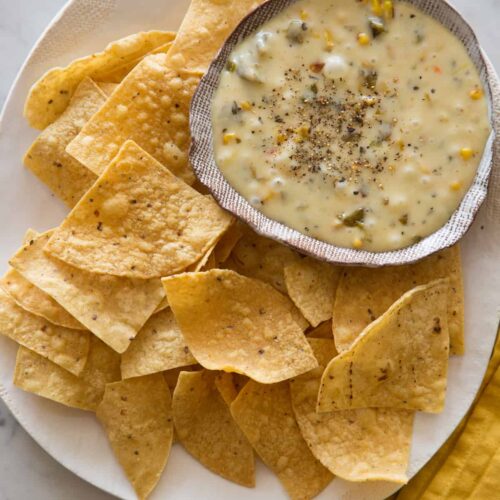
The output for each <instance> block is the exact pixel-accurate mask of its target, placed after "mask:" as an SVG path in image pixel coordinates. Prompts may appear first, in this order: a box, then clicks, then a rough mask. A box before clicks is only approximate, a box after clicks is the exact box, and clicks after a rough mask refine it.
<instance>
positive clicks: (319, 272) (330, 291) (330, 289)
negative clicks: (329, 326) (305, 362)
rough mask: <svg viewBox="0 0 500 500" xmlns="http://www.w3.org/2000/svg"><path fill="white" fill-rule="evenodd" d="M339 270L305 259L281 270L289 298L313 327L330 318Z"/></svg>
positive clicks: (329, 265)
mask: <svg viewBox="0 0 500 500" xmlns="http://www.w3.org/2000/svg"><path fill="white" fill-rule="evenodd" d="M340 273H341V268H340V267H336V266H332V265H331V264H328V263H326V262H321V261H319V260H315V259H312V258H311V257H305V258H303V259H300V260H297V261H295V262H292V263H290V264H287V265H286V266H285V268H284V275H285V284H286V289H287V291H288V295H289V296H290V298H291V299H292V300H293V302H294V303H295V305H296V306H297V307H298V308H299V310H300V312H301V313H302V314H303V315H304V316H305V318H306V319H307V321H309V323H311V325H312V326H318V325H319V324H320V323H321V322H323V321H327V320H329V319H330V318H331V317H332V311H333V303H334V300H335V292H336V291H337V285H338V282H339V279H340Z"/></svg>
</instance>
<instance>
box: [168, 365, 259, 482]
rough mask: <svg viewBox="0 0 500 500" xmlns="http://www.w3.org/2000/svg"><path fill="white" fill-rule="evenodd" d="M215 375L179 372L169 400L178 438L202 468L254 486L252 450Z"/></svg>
mask: <svg viewBox="0 0 500 500" xmlns="http://www.w3.org/2000/svg"><path fill="white" fill-rule="evenodd" d="M215 377H216V374H215V373H214V372H208V371H206V370H203V371H199V372H181V374H180V375H179V380H178V382H177V387H176V388H175V391H174V396H173V399H172V408H173V414H174V424H175V430H176V433H177V437H178V439H179V441H180V442H181V443H182V445H183V446H184V448H186V450H187V451H188V452H189V453H191V455H193V457H194V458H196V459H197V460H198V461H200V462H201V463H202V464H203V465H204V466H205V467H207V468H208V469H210V470H211V471H213V472H215V473H216V474H219V475H220V476H222V477H224V478H226V479H229V480H230V481H233V482H235V483H238V484H241V485H243V486H248V487H253V486H255V460H254V455H253V449H252V446H251V445H250V443H249V442H248V441H247V439H246V438H245V436H244V434H243V433H242V432H241V430H240V429H239V427H238V426H237V425H236V423H235V422H234V420H233V417H232V416H231V412H230V411H229V407H228V405H227V404H226V402H225V401H224V399H223V398H222V396H221V395H220V393H219V391H218V390H217V388H216V386H215Z"/></svg>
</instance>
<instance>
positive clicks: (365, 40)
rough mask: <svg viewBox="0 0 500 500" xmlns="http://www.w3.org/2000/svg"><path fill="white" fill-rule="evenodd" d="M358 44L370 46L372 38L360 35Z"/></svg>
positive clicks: (363, 34)
mask: <svg viewBox="0 0 500 500" xmlns="http://www.w3.org/2000/svg"><path fill="white" fill-rule="evenodd" d="M358 43H359V44H360V45H368V44H369V43H370V37H369V36H368V35H367V34H366V33H358Z"/></svg>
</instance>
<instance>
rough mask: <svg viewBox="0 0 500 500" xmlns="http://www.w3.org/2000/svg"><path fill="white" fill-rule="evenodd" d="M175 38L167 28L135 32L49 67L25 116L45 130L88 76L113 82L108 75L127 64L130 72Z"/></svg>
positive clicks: (33, 91) (32, 94)
mask: <svg viewBox="0 0 500 500" xmlns="http://www.w3.org/2000/svg"><path fill="white" fill-rule="evenodd" d="M174 38H175V33H172V32H167V31H147V32H141V33H136V34H134V35H130V36H127V37H126V38H122V39H120V40H117V41H115V42H112V43H110V44H109V45H107V46H106V48H105V49H104V51H102V52H98V53H96V54H92V55H89V56H86V57H82V58H80V59H76V60H75V61H73V62H72V63H70V64H69V65H68V66H66V67H65V68H53V69H51V70H49V71H48V72H47V73H45V75H43V76H42V77H41V78H40V80H38V81H37V82H36V83H35V84H34V85H33V87H32V88H31V90H30V93H29V95H28V98H27V99H26V103H25V105H24V116H25V117H26V118H27V120H28V122H29V124H30V125H31V126H32V127H34V128H38V129H40V130H43V129H44V128H45V127H47V126H48V125H50V124H51V123H53V122H54V121H55V120H56V119H57V118H58V117H59V116H60V115H61V114H62V113H63V111H64V110H65V109H66V107H67V106H68V103H69V101H70V99H71V97H72V96H73V93H74V92H75V89H76V87H78V85H79V83H80V82H81V81H82V80H84V79H85V78H86V77H90V78H92V79H94V80H99V81H110V80H108V79H107V75H109V74H112V73H113V72H114V71H116V70H117V69H121V68H124V67H127V66H128V68H129V69H128V71H130V70H131V69H132V67H133V65H134V64H135V63H136V61H137V59H138V58H139V57H141V56H143V55H144V54H147V53H148V52H150V51H151V50H153V49H154V48H156V47H158V46H160V45H163V44H165V43H167V42H169V41H171V40H173V39H174Z"/></svg>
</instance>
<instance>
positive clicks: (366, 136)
mask: <svg viewBox="0 0 500 500" xmlns="http://www.w3.org/2000/svg"><path fill="white" fill-rule="evenodd" d="M273 3H275V4H276V6H275V7H274V8H273V6H272V4H273ZM420 4H423V5H420ZM428 4H434V5H436V4H439V5H441V4H442V5H444V6H445V10H446V13H447V14H448V15H451V16H452V17H453V16H456V17H458V18H459V19H460V20H461V22H462V23H463V24H464V25H465V26H466V28H467V29H468V30H470V28H469V27H468V26H467V25H466V24H465V22H463V20H462V19H461V18H460V17H459V15H458V14H457V13H455V12H454V11H452V9H451V8H450V7H449V6H448V5H447V4H445V3H444V2H425V1H421V2H418V1H415V2H403V1H387V0H380V1H377V0H375V1H358V0H299V1H296V2H286V1H281V2H280V1H277V2H273V1H271V2H268V4H265V5H264V6H262V7H260V10H262V9H263V10H266V9H267V10H266V13H265V15H264V19H262V16H261V17H260V18H259V15H258V11H257V12H255V13H254V14H252V15H250V17H249V18H247V20H245V21H243V23H242V25H241V26H240V32H239V33H237V34H235V36H233V38H232V40H231V39H229V41H228V42H227V43H226V45H225V47H224V48H223V50H222V51H221V54H220V55H219V57H218V60H216V61H215V62H214V63H213V66H214V68H211V70H209V72H208V75H207V77H205V78H206V79H208V80H209V82H208V84H209V87H210V90H209V91H208V92H207V90H206V89H205V90H204V91H202V90H201V89H202V88H203V85H204V84H203V82H202V85H201V88H200V89H199V91H198V94H197V96H195V99H194V101H193V113H194V115H195V116H194V118H193V117H192V120H193V122H194V123H193V124H192V130H193V148H192V156H193V157H194V158H192V160H193V165H194V167H195V170H196V171H197V173H198V174H199V176H200V178H201V181H202V182H204V183H205V184H207V185H208V186H209V187H211V188H212V187H213V184H214V182H215V181H214V176H212V175H207V172H206V155H205V154H203V155H201V157H202V159H203V161H200V154H199V153H200V149H203V148H202V147H200V146H199V144H198V142H200V141H201V142H203V140H200V139H199V137H198V135H199V130H198V129H199V128H200V127H199V126H198V127H197V120H196V107H197V105H198V104H197V102H198V103H199V102H200V100H206V99H207V94H209V96H210V98H209V101H210V102H209V105H207V104H206V103H205V112H207V109H208V108H207V106H208V107H209V113H210V127H209V128H210V133H209V137H207V138H205V140H208V141H209V142H210V144H208V143H207V144H206V145H207V147H208V148H209V150H210V158H211V160H210V161H211V162H212V163H215V165H216V167H217V170H218V171H219V172H220V173H221V174H222V177H223V179H224V184H225V185H229V188H230V189H231V190H233V191H236V193H237V194H238V200H240V201H239V202H238V203H243V204H244V206H245V207H246V208H245V209H243V210H240V211H239V213H237V215H239V216H240V217H242V218H245V219H246V220H247V222H250V223H251V224H252V225H253V226H254V227H256V229H257V230H260V229H262V228H264V229H265V230H264V233H265V234H266V235H267V236H277V237H278V239H281V240H282V241H285V242H288V243H290V244H292V245H293V246H296V247H298V248H299V249H302V250H306V251H307V252H309V253H315V252H316V250H317V249H318V248H320V247H322V248H323V250H322V251H321V252H320V255H319V256H320V257H325V256H326V258H328V259H329V260H335V257H334V258H333V259H331V255H332V254H331V253H330V254H329V253H328V250H327V251H326V253H325V250H324V249H325V248H326V249H328V248H337V249H340V251H341V254H338V255H344V256H345V255H348V254H349V251H350V252H351V253H352V252H358V253H364V254H366V255H368V254H371V255H373V254H380V253H392V255H397V254H398V251H403V252H404V251H405V250H402V249H406V251H407V250H408V248H409V247H412V246H415V245H417V246H418V245H420V247H421V248H422V251H421V252H418V251H417V252H415V251H412V256H413V258H415V256H416V257H417V258H419V257H423V256H424V252H425V251H427V253H430V251H435V250H438V249H439V245H441V246H447V245H450V244H452V243H455V242H456V241H457V240H458V239H459V238H460V237H461V236H462V235H463V234H464V233H465V231H466V229H467V227H464V224H463V217H462V223H461V225H460V227H458V228H457V227H453V224H454V223H453V216H454V214H455V219H456V218H457V217H456V215H457V213H458V212H460V210H464V211H466V212H467V213H468V224H466V226H468V225H470V223H471V222H472V220H473V216H474V213H475V211H477V210H478V208H479V205H480V203H481V202H482V201H483V199H484V197H485V195H486V185H487V178H488V175H489V172H490V170H491V163H492V158H491V156H492V152H491V149H492V143H493V140H494V137H493V136H494V134H493V132H492V109H491V90H490V88H489V84H488V79H487V76H485V70H484V68H483V67H482V65H483V64H485V63H484V60H483V56H482V55H481V52H480V49H479V47H478V46H477V41H476V40H475V37H474V36H473V34H472V33H466V35H465V36H466V38H467V36H469V46H467V43H465V44H464V43H463V40H460V39H459V37H458V36H456V34H454V33H452V31H450V29H448V28H447V27H446V23H443V22H441V21H439V20H437V18H436V15H430V13H426V12H425V11H423V10H421V9H420V8H419V7H418V6H420V7H425V6H426V5H428ZM428 8H429V9H431V10H432V6H431V7H428ZM258 10H259V9H258ZM448 11H449V12H448ZM450 22H452V23H453V21H450ZM464 29H465V28H464ZM237 32H238V30H237ZM458 34H459V35H460V33H458ZM471 36H472V43H471V42H470V37H471ZM462 38H463V37H462ZM471 54H472V55H471ZM473 59H475V60H473ZM214 75H215V77H214ZM206 84H207V82H205V85H206ZM200 94H201V95H200ZM193 113H192V114H193ZM200 170H201V171H202V172H200ZM478 179H479V186H478V189H479V194H478V193H476V194H475V195H474V196H473V199H470V200H467V196H466V195H467V194H468V193H469V191H470V190H472V188H473V187H474V185H475V184H477V183H478ZM217 182H219V181H217ZM217 182H215V184H217ZM215 191H217V189H215ZM214 194H215V196H216V197H217V198H218V199H219V201H221V202H222V204H223V206H226V208H229V209H230V210H231V209H232V207H231V203H229V204H228V203H227V198H228V196H227V193H226V195H222V196H221V194H220V193H217V192H215V193H214ZM220 198H222V200H221V199H220ZM229 198H231V197H229ZM224 200H226V203H224ZM252 209H253V210H252ZM237 212H238V211H237ZM250 213H258V214H259V215H258V217H257V219H254V220H253V221H252V220H250V221H249V220H248V214H250ZM458 218H460V217H458ZM466 219H467V217H466ZM256 221H257V222H256ZM274 223H276V224H277V226H276V228H278V227H280V228H282V229H281V230H276V228H274V229H273V231H276V233H275V234H273V233H272V231H271V232H270V230H269V227H270V224H271V225H272V224H274ZM266 228H267V230H266ZM283 228H284V229H283ZM278 233H279V234H278ZM436 235H439V237H438V238H437V239H436ZM448 236H449V237H448ZM429 237H430V238H432V237H434V241H433V242H432V244H425V242H426V240H429ZM450 238H451V239H450ZM453 238H454V240H453ZM451 240H453V241H451ZM301 242H303V244H302V243H301ZM311 249H312V250H311ZM329 257H330V258H329ZM344 260H345V261H346V262H349V258H347V259H344ZM403 260H404V258H403ZM358 262H359V259H358ZM371 262H372V263H373V262H375V263H376V259H375V260H373V259H372V261H371ZM387 263H398V258H397V257H396V258H395V260H392V261H391V262H387ZM401 263H402V261H401Z"/></svg>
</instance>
